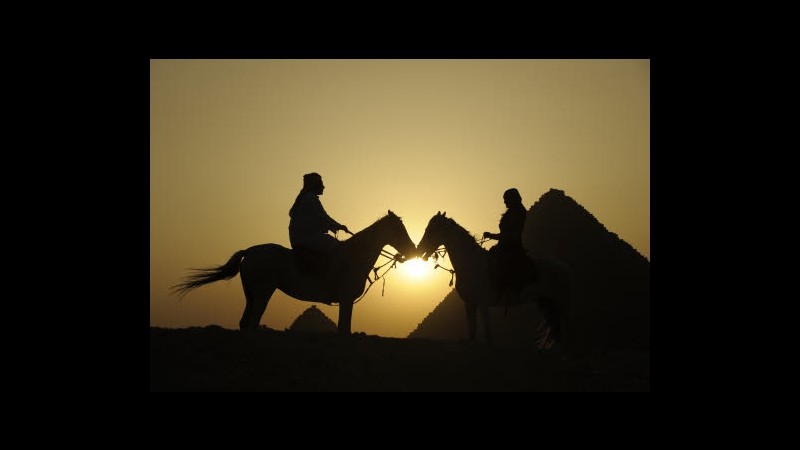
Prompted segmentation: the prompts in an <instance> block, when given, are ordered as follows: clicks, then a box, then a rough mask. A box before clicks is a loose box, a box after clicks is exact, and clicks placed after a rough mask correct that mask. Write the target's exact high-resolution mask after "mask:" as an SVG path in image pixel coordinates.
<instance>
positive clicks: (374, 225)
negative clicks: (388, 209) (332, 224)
mask: <svg viewBox="0 0 800 450" xmlns="http://www.w3.org/2000/svg"><path fill="white" fill-rule="evenodd" d="M395 216H396V217H397V218H398V219H399V220H400V222H402V221H403V218H402V217H400V216H398V215H397V214H395ZM388 218H390V217H389V214H388V213H387V214H384V215H383V216H382V217H380V218H378V219H377V220H376V221H375V222H373V223H372V225H369V226H368V227H366V228H364V229H363V230H361V231H358V232H356V233H355V234H354V235H353V236H351V237H350V239H348V240H346V241H344V242H350V241H353V240H358V239H360V238H361V237H363V236H367V235H369V234H370V233H369V232H370V231H373V229H375V228H377V227H378V225H379V224H380V223H382V222H383V221H384V220H386V219H388ZM344 242H343V243H344Z"/></svg>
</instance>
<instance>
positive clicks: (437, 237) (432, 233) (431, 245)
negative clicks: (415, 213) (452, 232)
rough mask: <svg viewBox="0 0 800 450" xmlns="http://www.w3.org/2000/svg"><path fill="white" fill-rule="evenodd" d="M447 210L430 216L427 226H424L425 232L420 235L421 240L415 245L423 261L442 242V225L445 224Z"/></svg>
mask: <svg viewBox="0 0 800 450" xmlns="http://www.w3.org/2000/svg"><path fill="white" fill-rule="evenodd" d="M446 214H447V212H444V213H442V212H441V211H440V212H438V213H437V214H436V215H435V216H433V217H431V220H430V222H428V226H427V227H425V233H423V235H422V240H420V241H419V245H417V251H418V252H419V253H420V255H421V256H422V260H423V261H427V260H428V257H429V256H430V255H432V254H433V252H434V251H436V249H437V248H439V246H440V245H442V244H443V243H444V227H445V225H446V224H447V216H446Z"/></svg>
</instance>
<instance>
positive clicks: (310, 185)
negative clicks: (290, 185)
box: [289, 172, 353, 266]
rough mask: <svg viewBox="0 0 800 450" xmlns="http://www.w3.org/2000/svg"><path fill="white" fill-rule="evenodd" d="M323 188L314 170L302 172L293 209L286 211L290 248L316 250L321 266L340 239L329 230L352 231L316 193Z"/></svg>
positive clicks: (325, 262)
mask: <svg viewBox="0 0 800 450" xmlns="http://www.w3.org/2000/svg"><path fill="white" fill-rule="evenodd" d="M324 190H325V185H324V184H323V183H322V176H321V175H320V174H318V173H316V172H311V173H307V174H305V175H303V189H301V190H300V193H299V194H297V198H295V200H294V204H293V205H292V208H291V209H290V210H289V217H291V219H290V220H289V242H290V243H291V245H292V248H293V249H295V250H297V249H302V250H308V251H311V252H315V253H318V254H319V255H318V256H321V257H322V258H324V260H325V261H324V264H322V265H323V266H327V263H328V262H329V261H330V257H331V256H332V254H333V252H334V251H335V249H336V247H337V246H338V244H339V241H338V240H337V239H336V238H335V237H333V236H331V235H330V234H328V231H332V232H334V233H335V232H337V231H339V230H343V231H344V232H345V233H349V234H351V235H352V234H353V233H351V232H350V230H349V229H348V228H347V227H346V226H345V225H342V224H340V223H339V222H337V221H336V220H334V219H333V218H331V216H329V215H328V213H327V212H325V208H323V207H322V202H320V200H319V196H320V195H322V193H323V191H324Z"/></svg>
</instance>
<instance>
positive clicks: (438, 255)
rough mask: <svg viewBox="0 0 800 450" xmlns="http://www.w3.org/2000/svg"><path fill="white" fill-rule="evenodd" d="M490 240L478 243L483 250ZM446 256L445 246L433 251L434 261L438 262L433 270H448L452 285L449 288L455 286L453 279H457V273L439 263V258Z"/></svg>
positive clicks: (483, 239)
mask: <svg viewBox="0 0 800 450" xmlns="http://www.w3.org/2000/svg"><path fill="white" fill-rule="evenodd" d="M488 240H489V239H488V238H482V239H480V240H478V241H477V242H478V244H479V245H480V246H481V248H483V243H484V242H486V241H488ZM446 254H447V249H446V248H444V245H440V246H439V248H437V249H436V250H434V251H433V253H432V254H431V256H432V257H433V260H434V261H436V265H435V266H433V270H436V269H442V270H446V271H448V272H450V284H448V286H452V285H453V279H455V277H456V271H455V270H454V269H448V268H447V267H445V266H443V265H441V264H439V262H438V260H439V258H444V255H446Z"/></svg>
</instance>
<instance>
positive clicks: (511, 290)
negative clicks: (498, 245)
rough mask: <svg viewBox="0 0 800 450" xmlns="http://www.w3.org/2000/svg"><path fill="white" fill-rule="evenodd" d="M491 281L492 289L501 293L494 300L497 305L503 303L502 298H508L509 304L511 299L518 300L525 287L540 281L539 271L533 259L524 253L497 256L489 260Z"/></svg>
mask: <svg viewBox="0 0 800 450" xmlns="http://www.w3.org/2000/svg"><path fill="white" fill-rule="evenodd" d="M489 280H490V281H491V284H492V287H493V288H495V290H497V291H499V292H500V295H499V296H498V298H497V299H495V300H494V302H495V304H499V303H500V302H502V301H503V300H501V298H506V300H505V302H506V303H507V302H509V301H510V300H511V299H518V297H519V295H518V294H519V292H520V291H521V290H522V288H523V287H524V286H527V285H530V284H535V283H536V282H537V281H539V271H538V269H537V268H536V264H535V263H534V262H533V259H531V258H530V257H528V255H526V254H525V253H524V252H519V253H516V252H515V253H514V254H513V255H505V256H501V255H500V254H495V255H492V257H490V258H489Z"/></svg>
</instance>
